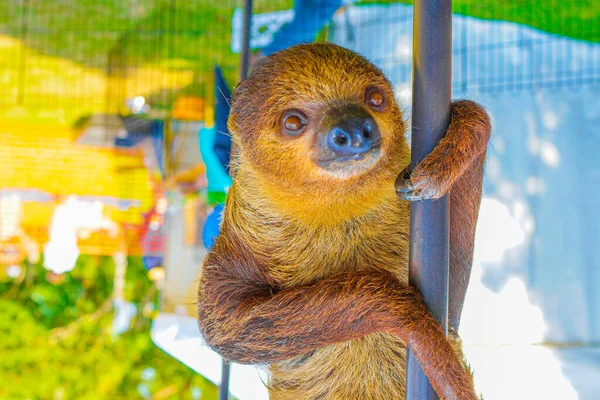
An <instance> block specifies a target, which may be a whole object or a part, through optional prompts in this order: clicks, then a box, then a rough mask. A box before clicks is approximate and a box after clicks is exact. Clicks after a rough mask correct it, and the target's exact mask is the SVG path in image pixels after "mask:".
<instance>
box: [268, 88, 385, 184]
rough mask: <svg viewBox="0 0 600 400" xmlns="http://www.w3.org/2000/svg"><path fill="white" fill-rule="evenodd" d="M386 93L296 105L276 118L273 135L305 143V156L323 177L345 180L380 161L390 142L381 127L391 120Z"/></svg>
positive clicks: (356, 93) (361, 92)
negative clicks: (278, 118) (387, 120)
mask: <svg viewBox="0 0 600 400" xmlns="http://www.w3.org/2000/svg"><path fill="white" fill-rule="evenodd" d="M386 89H387V90H386ZM390 92H391V90H389V88H386V87H380V86H377V85H367V86H366V87H365V88H356V89H355V90H353V93H350V95H348V94H346V93H345V94H344V96H340V97H341V99H337V100H335V101H332V102H327V101H323V100H322V99H318V98H315V99H314V100H313V101H311V102H310V103H302V102H298V104H297V105H296V106H295V107H292V108H288V109H285V110H283V112H281V118H280V123H279V125H278V127H277V129H278V134H279V135H281V136H282V137H283V138H286V139H289V140H292V141H293V140H298V141H302V142H304V144H305V146H303V147H304V149H306V150H308V151H307V152H306V153H305V154H306V155H307V156H308V157H310V159H311V161H312V162H313V163H314V164H315V166H316V167H317V168H318V169H319V170H321V171H322V172H323V173H325V174H327V175H330V176H332V177H337V178H348V177H350V176H353V175H357V174H361V173H364V172H367V171H369V170H370V169H372V168H374V167H376V165H377V164H378V161H379V160H380V159H381V157H382V143H383V142H384V141H388V140H393V135H391V133H390V132H387V131H386V130H387V129H386V128H388V127H387V126H385V125H386V124H385V123H383V121H382V120H384V119H389V118H390V115H389V111H390V108H391V107H392V103H393V99H390V98H389V96H390ZM377 120H379V123H378V122H377ZM380 125H381V126H380Z"/></svg>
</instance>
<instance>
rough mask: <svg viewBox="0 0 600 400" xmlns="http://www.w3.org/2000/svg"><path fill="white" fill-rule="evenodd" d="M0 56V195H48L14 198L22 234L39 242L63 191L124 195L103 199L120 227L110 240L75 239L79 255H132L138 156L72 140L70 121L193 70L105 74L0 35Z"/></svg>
mask: <svg viewBox="0 0 600 400" xmlns="http://www.w3.org/2000/svg"><path fill="white" fill-rule="evenodd" d="M0 59H1V60H2V61H1V63H2V68H0V160H1V162H2V169H3V171H2V173H1V174H0V192H2V191H11V192H13V191H16V192H19V191H27V190H35V191H40V192H42V193H43V194H44V195H48V196H49V197H50V198H52V201H49V202H33V201H24V202H23V203H22V217H21V221H20V224H21V228H22V231H23V233H24V234H25V235H27V236H28V237H30V238H31V239H33V240H35V242H37V243H38V245H40V246H43V244H44V243H46V242H47V240H48V227H49V225H50V223H51V220H52V216H53V213H54V210H55V207H56V206H57V205H59V204H61V203H62V202H63V201H64V200H65V199H66V197H67V196H69V195H76V196H94V197H102V198H108V199H109V200H115V199H120V200H127V201H132V202H133V204H134V205H133V206H132V207H130V208H128V209H127V210H119V209H117V208H116V207H114V206H111V205H107V204H106V203H104V202H103V203H104V204H105V205H104V208H103V215H104V216H105V217H107V218H109V219H110V220H112V221H114V222H116V223H117V224H118V225H119V226H120V232H119V234H118V235H117V236H116V237H114V234H113V236H111V235H109V233H108V232H106V231H102V230H101V231H96V232H93V233H91V234H90V235H87V237H85V238H79V247H80V250H81V252H82V253H84V254H85V253H88V254H113V253H114V252H115V251H117V250H118V249H119V247H120V246H122V245H123V243H126V245H127V247H128V252H129V254H136V253H137V254H139V252H140V248H139V247H140V246H139V239H140V238H139V235H140V229H141V224H142V220H143V213H145V212H148V211H149V210H150V208H151V207H152V204H153V203H154V199H153V196H154V191H153V187H152V185H153V184H152V181H153V179H152V176H151V172H150V171H149V170H148V169H146V167H145V166H144V163H143V162H144V154H143V153H142V152H141V150H117V149H112V148H108V149H105V148H100V147H93V146H84V145H79V144H76V143H75V139H76V138H77V135H78V134H79V133H80V132H77V131H76V130H75V129H74V128H73V123H74V122H75V121H77V120H78V119H80V118H81V117H84V116H86V115H91V114H95V113H114V112H117V111H118V110H119V109H121V108H122V106H123V103H124V99H125V98H129V97H135V96H140V95H141V96H147V95H150V94H152V93H155V92H158V91H161V90H165V89H167V90H168V89H177V88H181V87H184V86H186V85H189V84H190V83H191V82H192V81H193V73H192V72H191V71H172V70H171V71H169V70H167V69H165V68H164V67H161V66H152V65H148V66H145V67H141V68H136V69H135V70H128V71H127V75H126V76H120V77H119V78H109V77H107V76H106V71H105V70H102V69H95V68H90V67H86V66H83V65H80V64H77V63H75V62H72V61H70V60H67V59H62V58H58V57H53V56H48V55H44V54H41V53H40V52H38V51H36V50H32V49H30V48H27V47H26V46H23V44H22V43H21V41H19V40H15V39H13V38H10V37H7V36H2V35H0ZM24 60H26V61H25V62H24ZM22 65H25V67H24V68H21V66H22ZM109 91H117V92H118V95H117V96H112V95H111V93H110V92H109ZM109 99H113V100H109ZM109 101H111V102H112V103H109ZM202 106H203V105H202ZM197 108H200V107H197ZM202 112H203V107H202ZM109 202H110V201H109ZM1 222H2V221H1V218H0V223H1Z"/></svg>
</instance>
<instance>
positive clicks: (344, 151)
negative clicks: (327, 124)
mask: <svg viewBox="0 0 600 400" xmlns="http://www.w3.org/2000/svg"><path fill="white" fill-rule="evenodd" d="M380 137H381V136H380V134H379V129H378V128H377V124H376V123H375V121H374V120H373V118H371V117H370V116H368V117H362V116H361V117H350V118H347V119H344V120H343V121H341V122H340V123H338V124H336V125H335V126H333V127H332V128H331V130H330V131H329V133H328V134H327V147H329V149H330V150H331V151H333V152H334V153H335V154H336V155H337V156H338V157H347V156H353V155H357V154H361V153H365V152H367V151H369V150H371V149H372V148H373V147H374V146H376V145H377V144H379V141H380Z"/></svg>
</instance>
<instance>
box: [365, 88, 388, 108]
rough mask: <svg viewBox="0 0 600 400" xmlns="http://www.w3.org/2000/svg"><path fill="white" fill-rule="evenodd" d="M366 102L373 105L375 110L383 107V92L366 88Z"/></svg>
mask: <svg viewBox="0 0 600 400" xmlns="http://www.w3.org/2000/svg"><path fill="white" fill-rule="evenodd" d="M366 97H367V104H369V105H370V106H371V107H373V108H374V109H376V110H379V109H381V108H382V107H383V103H384V97H383V94H382V93H381V92H380V91H379V90H377V89H368V90H367V96H366Z"/></svg>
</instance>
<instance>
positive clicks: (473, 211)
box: [396, 100, 491, 330]
mask: <svg viewBox="0 0 600 400" xmlns="http://www.w3.org/2000/svg"><path fill="white" fill-rule="evenodd" d="M490 134H491V125H490V121H489V117H488V115H487V113H486V112H485V110H484V109H483V108H482V107H481V106H479V105H478V104H477V103H474V102H472V101H468V100H460V101H455V102H453V103H452V108H451V118H450V125H449V126H448V130H447V132H446V135H445V136H444V138H442V140H441V141H440V142H439V143H438V145H437V146H436V147H435V148H434V149H433V151H432V152H431V154H429V155H428V156H427V157H425V158H424V159H423V161H422V162H421V163H419V165H417V167H416V168H415V170H414V171H413V172H412V173H410V174H404V173H402V174H400V176H399V177H398V180H397V181H396V189H397V190H398V193H399V195H400V197H403V198H405V199H407V200H413V201H414V200H423V199H437V198H439V197H441V196H443V195H444V194H446V193H448V192H450V287H449V303H448V318H449V323H450V327H452V328H453V329H455V330H458V325H459V321H460V314H461V311H462V306H463V303H464V299H465V294H466V291H467V285H468V283H469V276H470V274H471V265H472V262H473V246H474V242H475V226H476V224H477V216H478V213H479V205H480V203H481V189H482V181H483V166H484V161H485V153H486V148H487V144H488V141H489V139H490Z"/></svg>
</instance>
